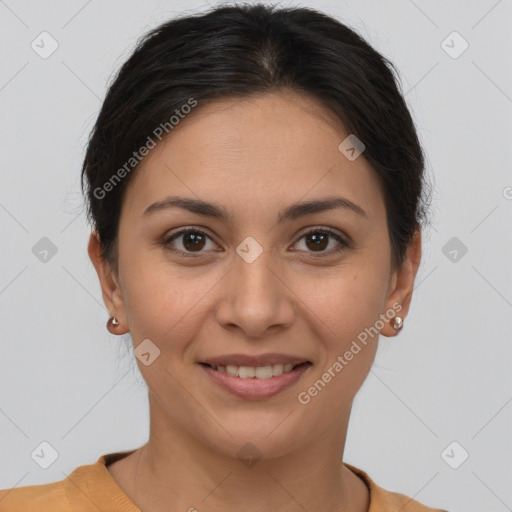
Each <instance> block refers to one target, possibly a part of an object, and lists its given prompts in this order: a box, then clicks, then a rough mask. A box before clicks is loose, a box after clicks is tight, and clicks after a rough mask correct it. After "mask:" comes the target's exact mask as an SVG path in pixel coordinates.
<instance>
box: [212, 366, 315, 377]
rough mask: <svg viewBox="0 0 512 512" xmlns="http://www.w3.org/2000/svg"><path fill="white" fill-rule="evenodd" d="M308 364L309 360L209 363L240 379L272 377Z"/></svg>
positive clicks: (215, 368)
mask: <svg viewBox="0 0 512 512" xmlns="http://www.w3.org/2000/svg"><path fill="white" fill-rule="evenodd" d="M304 364H308V363H307V362H305V363H301V364H291V363H288V364H273V365H268V366H235V365H228V366H213V365H207V366H209V367H210V368H213V369H214V370H216V371H218V372H224V373H227V374H228V375H230V376H231V377H239V378H240V379H271V378H273V377H279V375H282V374H283V373H288V372H291V371H292V370H294V369H295V368H297V367H299V366H301V365H304Z"/></svg>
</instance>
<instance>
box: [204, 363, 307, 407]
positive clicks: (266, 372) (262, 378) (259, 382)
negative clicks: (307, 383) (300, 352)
mask: <svg viewBox="0 0 512 512" xmlns="http://www.w3.org/2000/svg"><path fill="white" fill-rule="evenodd" d="M198 366H199V367H200V368H202V369H203V371H204V373H205V375H206V377H207V378H209V379H210V382H212V383H214V384H215V387H216V388H217V386H218V388H217V389H222V390H224V392H228V393H229V394H230V395H231V396H235V397H237V398H238V399H243V400H265V399H269V398H271V397H273V396H275V395H278V394H280V393H282V392H284V391H285V390H287V389H288V390H289V389H292V388H293V387H294V386H295V385H297V384H298V382H299V380H300V379H302V378H303V377H302V376H303V375H304V374H305V373H307V372H308V370H309V368H310V367H312V366H313V363H311V362H310V361H302V362H300V363H299V362H295V363H275V364H271V365H270V364H267V365H266V366H238V365H233V364H229V365H220V364H212V363H205V362H201V363H199V365H198Z"/></svg>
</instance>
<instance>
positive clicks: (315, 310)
mask: <svg viewBox="0 0 512 512" xmlns="http://www.w3.org/2000/svg"><path fill="white" fill-rule="evenodd" d="M391 68H392V65H391V64H390V63H389V62H388V61H387V60H386V59H385V58H383V57H382V56H381V55H380V54H378V53H377V52H376V51H375V50H374V49H373V48H371V47H370V46H369V45H368V44H367V43H366V42H365V41H364V40H363V39H362V38H361V37H360V36H358V35H357V34H356V33H354V32H353V31H352V30H351V29H349V28H348V27H346V26H344V25H342V24H341V23H339V22H338V21H336V20H334V19H332V18H330V17H328V16H326V15H324V14H321V13H318V12H316V11H314V10H311V9H302V8H297V9H277V8H275V7H265V6H263V5H253V6H240V7H220V8H217V9H214V10H212V11H211V12H209V13H206V14H203V15H201V16H193V17H184V18H181V19H176V20H172V21H169V22H167V23H165V24H163V25H162V26H160V27H158V28H156V29H155V30H153V31H151V32H150V33H149V34H147V35H146V36H145V38H143V40H142V41H141V42H140V43H139V45H138V47H137V48H136V50H135V51H134V53H133V54H132V55H131V57H130V58H129V59H128V61H127V62H126V63H125V64H124V65H123V67H122V68H121V70H120V72H119V74H118V75H117V77H116V78H115V80H114V81H113V83H112V85H111V86H110V89H109V91H108V93H107V96H106V98H105V101H104V104H103V106H102V109H101V112H100V114H99V117H98V119H97V122H96V125H95V127H94V130H93V133H92V134H91V138H90V140H89V144H88V148H87V153H86V156H85V160H84V164H83V170H82V179H83V181H82V184H84V182H86V183H87V186H86V198H87V206H88V212H87V213H88V218H89V220H90V222H91V223H92V225H93V228H94V229H93V231H92V233H91V236H90V240H89V247H88V251H89V255H90V258H91V261H92V263H93V264H94V267H95V269H96V271H97V273H98V277H99V280H100V284H101V288H102V293H103V299H104V301H105V304H106V306H107V308H108V310H109V312H110V313H111V318H110V320H109V321H108V323H107V327H108V329H109V331H110V332H111V333H113V334H116V335H123V334H126V333H130V336H131V339H132V341H133V346H134V349H135V356H136V357H137V364H138V366H139V369H140V371H141V373H142V376H143V377H144V380H145V382H146V383H147V386H148V391H149V393H148V396H149V405H150V435H149V440H148V442H147V443H146V444H145V445H143V446H141V447H140V448H138V449H135V450H130V451H126V452H116V453H109V454H105V455H103V456H102V457H100V458H99V460H98V461H97V462H96V463H95V464H90V465H85V466H80V467H78V468H77V469H75V471H73V472H72V473H71V474H70V475H69V476H68V477H67V478H66V479H64V480H62V481H60V482H54V483H50V484H45V485H39V486H26V487H21V488H14V489H11V490H4V491H2V492H1V493H0V510H1V511H9V512H15V511H21V510H24V511H25V510H38V512H46V511H52V512H53V511H56V510H62V511H64V510H65V511H73V512H82V511H86V510H87V511H90V510H101V511H109V512H113V511H116V512H121V511H123V512H135V511H139V510H143V511H147V512H149V511H150V512H160V511H166V512H169V511H187V510H188V511H194V510H197V511H206V510H208V511H226V510H228V511H230V510H245V511H256V510H257V511H261V510H265V511H280V512H283V511H285V512H292V511H299V510H301V511H325V510H344V511H350V512H363V511H370V512H388V511H393V512H397V511H398V510H400V511H403V512H420V511H423V512H425V511H432V510H438V511H439V509H433V508H428V507H427V506H425V505H422V504H421V503H419V502H418V501H416V500H413V499H411V498H409V497H407V496H404V495H402V494H398V493H395V492H391V491H387V490H384V489H383V488H381V487H379V486H378V485H377V484H376V483H375V482H374V481H373V480H372V479H371V478H370V477H369V476H368V475H367V474H366V473H365V472H364V471H363V470H361V469H358V468H356V467H354V466H351V465H349V464H346V463H345V464H344V463H343V462H342V458H343V452H344V447H345V438H346V434H347V428H348V422H349V417H350V411H351V406H352V403H353V400H354V397H355V395H356V393H357V391H358V390H359V388H360V387H361V385H362V384H363V382H364V380H365V379H366V377H367V375H368V372H369V370H370V368H371V366H372V363H373V360H374V357H375V353H376V349H377V343H378V338H379V335H380V334H382V335H384V336H386V337H393V336H395V335H397V334H398V333H399V332H400V329H401V328H402V327H403V322H404V318H405V316H406V315H407V312H408V310H409V305H410V301H411V297H412V290H413V286H414V281H415V276H416V272H417V269H418V266H419V263H420V258H421V228H422V221H423V220H424V218H425V212H426V205H425V201H424V200H423V192H424V175H423V171H424V158H423V152H422V149H421V147H420V144H419V141H418V137H417V134H416V131H415V128H414V125H413V122H412V119H411V116H410V114H409V111H408V109H407V107H406V105H405V102H404V100H403V97H402V96H401V94H400V92H399V90H398V87H397V84H396V81H395V78H394V75H393V73H392V71H391Z"/></svg>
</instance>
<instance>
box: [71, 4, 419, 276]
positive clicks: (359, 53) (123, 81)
mask: <svg viewBox="0 0 512 512" xmlns="http://www.w3.org/2000/svg"><path fill="white" fill-rule="evenodd" d="M397 77H398V72H397V70H396V68H395V67H394V66H393V64H392V63H391V62H389V61H388V60H387V59H386V58H385V57H383V56H382V55H381V54H380V53H378V52H377V51H376V50H375V49H373V48H372V47H371V46H370V45H369V44H368V43H367V42H366V41H365V40H364V39H363V38H362V37H361V36H359V35H358V34H357V33H356V32H354V31H353V30H352V29H350V28H349V27H347V26H346V25H344V24H342V23H341V22H339V21H337V20H336V19H334V18H332V17H330V16H329V15H326V14H324V13H321V12H318V11H316V10H314V9H311V8H277V7H276V6H271V5H270V6H269V5H264V4H252V5H246V4H244V5H235V6H226V5H224V6H221V7H217V8H213V9H212V10H210V11H208V12H205V13H202V14H197V15H192V16H183V17H180V18H175V19H172V20H170V21H167V22H165V23H163V24H161V25H160V26H158V27H156V28H154V29H153V30H151V31H150V32H148V33H147V34H146V35H144V36H142V37H141V38H140V39H139V40H138V41H137V44H136V47H135V49H134V51H133V53H132V54H131V55H130V57H129V58H128V60H127V61H126V62H125V63H124V64H123V65H122V66H121V68H120V69H119V71H118V73H117V75H116V76H115V77H114V79H113V81H112V83H111V84H110V85H109V88H108V91H107V94H106V97H105V100H104V102H103V105H102V108H101V110H100V113H99V115H98V118H97V120H96V123H95V125H94V127H93V129H92V131H91V134H90V137H89V140H88V144H87V149H86V154H85V158H84V161H83V166H82V181H81V184H82V190H83V191H84V190H85V187H84V181H85V179H86V180H87V190H86V191H85V194H86V206H87V219H88V221H89V223H90V224H92V225H93V228H94V229H95V230H96V231H97V233H98V235H99V239H100V244H101V254H102V257H103V259H104V260H105V261H107V262H109V263H110V264H111V265H112V266H113V267H114V268H115V269H116V270H117V268H118V267H117V264H118V249H117V248H118V240H117V236H118V225H119V218H120V213H121V206H122V200H123V193H124V191H125V190H126V187H127V186H128V184H129V183H130V181H132V180H133V176H134V174H135V171H136V169H137V168H138V167H139V165H140V164H138V163H137V162H136V163H135V165H134V164H133V161H134V160H133V156H134V151H136V150H137V149H138V148H141V147H142V146H144V144H147V142H148V141H149V139H150V135H151V134H154V133H155V129H156V128H157V127H159V126H160V127H162V126H165V127H169V124H170V123H169V119H170V118H171V116H172V115H173V114H174V113H175V112H176V113H177V111H180V109H181V108H184V105H190V104H191V99H193V100H194V101H197V102H198V104H199V105H201V104H202V103H204V102H206V101H208V100H215V99H217V98H230V97H232V98H233V99H235V98H241V97H248V96H250V95H254V94H261V93H272V92H279V91H282V90H284V89H291V90H293V91H296V92H298V93H301V94H303V95H307V96H309V97H311V98H314V99H316V100H318V101H320V102H321V103H322V104H323V105H325V106H326V107H327V108H328V109H330V111H332V112H333V113H334V114H335V115H336V116H337V118H339V119H340V121H341V122H342V124H343V126H344V128H345V129H346V131H347V133H350V134H354V135H356V136H357V137H358V138H359V139H360V140H361V141H362V142H363V143H364V145H365V149H364V153H363V155H362V156H363V157H364V158H365V159H366V160H367V161H368V162H369V163H370V165H371V167H372V169H373V170H374V171H375V172H376V174H377V176H378V178H379V183H380V184H381V185H382V190H383V191H384V201H385V205H386V215H387V226H388V231H389V237H390V245H391V257H392V265H393V266H394V267H400V266H401V265H402V263H403V261H404V257H405V254H406V250H407V247H408V245H409V244H410V243H411V241H412V239H413V236H414V232H415V230H416V228H420V229H421V227H422V223H423V221H424V220H425V218H426V212H427V206H426V202H425V197H423V195H424V191H425V185H426V183H425V173H424V167H425V165H424V164H425V161H424V154H423V150H422V148H421V145H420V142H419V140H418V136H417V133H416V130H415V127H414V123H413V120H412V118H411V115H410V113H409V110H408V109H407V106H406V103H405V100H404V98H403V96H402V94H401V92H400V90H399V85H398V84H399V82H398V80H397ZM175 117H176V116H175ZM180 117H181V116H180ZM178 122H179V120H178ZM184 122H186V120H185V121H184ZM171 129H172V127H171ZM160 131H162V130H160ZM166 132H167V133H169V132H170V130H167V129H166ZM158 133H160V132H158ZM148 136H149V137H148ZM340 142H341V138H340ZM129 161H130V162H132V163H131V165H132V167H133V171H131V172H128V173H127V172H126V163H127V162H129ZM123 165H124V170H125V172H121V171H122V168H123ZM116 172H117V176H119V177H121V176H122V177H123V179H122V180H121V179H120V178H117V176H115V174H116ZM114 177H116V178H117V183H115V184H113V178H114ZM290 179H292V177H290ZM108 183H110V184H113V185H115V186H108V187H107V184H108ZM100 190H101V191H103V190H109V191H108V194H105V192H102V193H99V191H100Z"/></svg>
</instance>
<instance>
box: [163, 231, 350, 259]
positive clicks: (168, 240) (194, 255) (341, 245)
mask: <svg viewBox="0 0 512 512" xmlns="http://www.w3.org/2000/svg"><path fill="white" fill-rule="evenodd" d="M189 233H194V234H201V235H204V236H205V237H207V238H209V239H210V240H212V238H211V237H210V236H208V235H207V234H206V233H205V232H204V231H201V230H200V229H195V228H186V229H182V230H180V231H177V232H176V233H174V234H172V235H171V236H170V237H168V238H166V239H165V240H164V241H163V243H162V245H163V246H164V247H165V248H166V249H168V250H170V251H172V252H175V253H178V254H180V255H183V256H185V257H191V258H198V257H201V256H202V254H203V252H204V251H199V252H197V253H194V252H190V251H189V252H187V251H182V250H181V249H176V248H174V247H171V245H170V244H171V242H173V241H174V240H175V239H176V238H179V237H180V236H183V235H187V234H189ZM318 233H322V234H327V235H330V236H331V237H333V238H334V239H335V240H336V241H337V242H339V245H338V246H337V247H335V248H334V249H330V250H329V251H325V252H324V251H320V252H319V253H318V254H315V253H314V252H312V251H307V252H310V254H311V255H312V256H313V257H315V258H322V257H326V255H328V256H331V255H333V254H337V253H339V252H341V251H343V250H344V249H346V248H347V247H349V244H348V243H347V242H346V241H345V240H344V239H343V238H342V237H341V236H340V235H339V234H338V233H337V232H336V231H334V230H332V229H330V228H313V229H311V230H310V231H307V232H306V233H303V234H302V236H301V237H300V238H299V239H298V240H297V242H298V241H299V240H302V239H303V238H304V237H306V236H308V235H311V234H318ZM212 241H213V240H212Z"/></svg>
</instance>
